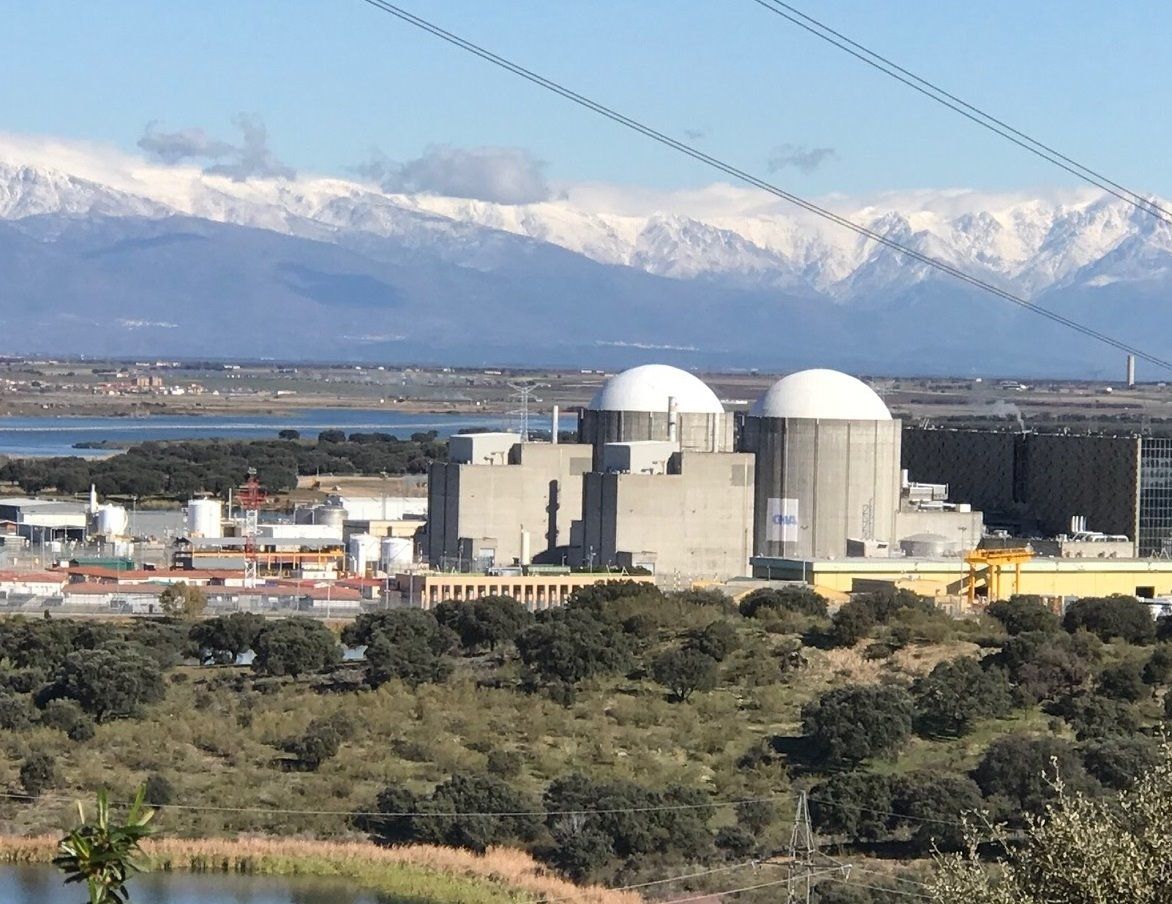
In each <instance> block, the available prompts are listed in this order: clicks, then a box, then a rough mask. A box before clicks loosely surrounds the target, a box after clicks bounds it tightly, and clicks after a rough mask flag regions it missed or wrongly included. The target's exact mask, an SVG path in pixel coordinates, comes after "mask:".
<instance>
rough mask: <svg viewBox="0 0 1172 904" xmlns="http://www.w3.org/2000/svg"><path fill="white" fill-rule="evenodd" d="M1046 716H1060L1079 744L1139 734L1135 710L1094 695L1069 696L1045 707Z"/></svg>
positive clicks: (1116, 701)
mask: <svg viewBox="0 0 1172 904" xmlns="http://www.w3.org/2000/svg"><path fill="white" fill-rule="evenodd" d="M1046 712H1048V713H1050V714H1051V715H1055V716H1061V717H1062V718H1064V719H1065V720H1066V721H1067V723H1068V724H1069V725H1070V727H1071V728H1072V729H1073V730H1074V735H1075V737H1076V738H1078V739H1079V740H1080V741H1084V740H1086V739H1087V738H1105V737H1110V736H1111V735H1117V734H1131V733H1133V732H1135V731H1138V730H1139V725H1140V723H1139V717H1138V715H1137V714H1136V710H1135V707H1133V706H1129V705H1128V704H1126V703H1121V702H1119V701H1118V700H1112V699H1110V698H1109V697H1102V696H1100V695H1098V694H1086V693H1083V694H1069V695H1067V696H1065V697H1060V698H1059V699H1058V700H1055V701H1054V702H1053V703H1050V704H1048V705H1047V706H1046Z"/></svg>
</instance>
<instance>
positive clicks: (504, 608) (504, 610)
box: [434, 596, 533, 651]
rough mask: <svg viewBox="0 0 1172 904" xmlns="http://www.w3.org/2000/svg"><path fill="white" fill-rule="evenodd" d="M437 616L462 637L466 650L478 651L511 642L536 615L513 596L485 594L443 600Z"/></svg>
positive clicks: (461, 641) (436, 609)
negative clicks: (475, 598)
mask: <svg viewBox="0 0 1172 904" xmlns="http://www.w3.org/2000/svg"><path fill="white" fill-rule="evenodd" d="M434 612H435V618H436V620H437V621H438V622H439V623H440V624H441V625H444V626H445V627H447V628H450V629H451V630H452V631H454V632H455V633H456V635H457V636H458V637H459V638H460V645H461V646H462V647H464V649H465V650H468V651H475V650H477V649H479V648H483V647H488V649H490V650H496V648H497V644H502V643H511V642H512V641H514V640H515V639H516V637H517V635H518V634H519V633H520V632H521V631H522V630H523V629H524V628H526V627H528V626H529V625H530V624H531V623H532V621H533V616H532V615H531V614H530V612H529V611H528V610H527V609H526V608H525V607H524V606H523V605H521V604H520V603H519V602H517V601H516V600H515V599H513V598H512V597H511V596H482V597H481V598H480V599H477V600H474V601H472V602H467V603H463V602H450V601H448V602H443V603H440V604H439V605H438V606H436V608H435V610H434Z"/></svg>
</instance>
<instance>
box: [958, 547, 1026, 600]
mask: <svg viewBox="0 0 1172 904" xmlns="http://www.w3.org/2000/svg"><path fill="white" fill-rule="evenodd" d="M1033 557H1034V551H1033V550H1032V549H1030V548H1029V547H1028V546H1014V547H1010V548H1008V549H974V550H972V551H971V552H969V553H966V554H965V557H964V561H965V564H966V565H968V567H969V576H968V585H967V587H966V594H965V595H966V596H967V597H968V602H969V605H970V606H971V605H972V604H973V603H975V602H976V599H977V575H978V573H979V572H980V571H982V570H983V571H984V572H985V591H986V599H987V600H988V601H989V602H992V601H993V600H999V599H1001V572H1002V571H1004V570H1005V569H1006V568H1008V567H1010V566H1012V567H1013V592H1014V593H1018V592H1020V590H1021V566H1022V563H1023V562H1028V561H1029V560H1030V559H1032V558H1033Z"/></svg>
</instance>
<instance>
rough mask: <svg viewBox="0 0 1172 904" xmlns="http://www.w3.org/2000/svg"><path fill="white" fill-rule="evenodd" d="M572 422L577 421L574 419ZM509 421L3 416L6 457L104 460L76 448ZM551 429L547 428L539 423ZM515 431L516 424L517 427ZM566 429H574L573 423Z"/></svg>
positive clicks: (335, 414) (355, 415) (348, 411)
mask: <svg viewBox="0 0 1172 904" xmlns="http://www.w3.org/2000/svg"><path fill="white" fill-rule="evenodd" d="M571 422H572V419H571ZM509 426H510V421H509V418H508V417H505V416H502V415H476V414H453V415H444V414H411V413H409V412H402V411H382V410H379V409H373V410H367V409H360V408H306V409H303V410H298V411H289V412H287V413H285V414H278V415H247V414H242V415H219V414H208V415H150V416H148V417H141V418H137V417H135V418H130V417H68V416H62V417H0V455H16V456H38V457H43V456H52V455H79V456H84V457H88V458H100V457H102V456H105V455H109V454H110V452H109V450H105V449H75V448H73V446H74V444H75V443H82V442H98V441H101V440H106V441H108V442H113V443H142V442H147V441H149V440H162V439H172V440H174V439H209V438H212V437H224V438H232V439H275V438H276V436H277V432H278V431H280V430H284V429H286V428H292V429H294V430H300V431H301V433H302V435H304V436H306V437H312V436H316V435H317V434H318V433H319V432H320V431H322V430H345V431H346V432H347V433H349V432H352V431H358V432H376V431H377V432H381V433H390V434H393V435H394V436H397V437H400V438H406V437H408V436H410V435H411V434H412V433H416V432H420V431H427V430H435V431H436V432H438V433H439V434H440V436H443V437H447V436H449V435H451V434H452V433H457V432H459V431H460V430H463V429H466V428H469V427H486V428H489V429H494V430H505V429H508V428H509ZM537 426H538V427H539V428H540V427H545V428H546V429H548V425H547V424H538V425H537ZM514 427H515V424H514ZM565 429H567V430H568V429H572V427H571V426H570V424H567V425H566V426H565Z"/></svg>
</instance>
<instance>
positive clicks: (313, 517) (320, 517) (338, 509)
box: [293, 503, 346, 530]
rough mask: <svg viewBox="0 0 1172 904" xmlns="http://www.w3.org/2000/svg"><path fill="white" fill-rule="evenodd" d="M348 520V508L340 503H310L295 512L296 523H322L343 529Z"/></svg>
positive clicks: (330, 527)
mask: <svg viewBox="0 0 1172 904" xmlns="http://www.w3.org/2000/svg"><path fill="white" fill-rule="evenodd" d="M345 520H346V510H345V509H344V508H342V506H340V505H331V504H329V503H326V504H325V505H310V506H305V507H304V508H299V509H297V510H296V511H295V512H294V513H293V521H294V522H295V523H296V524H320V525H323V526H324V527H327V528H329V529H330V530H341V529H342V523H343V522H344V521H345Z"/></svg>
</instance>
